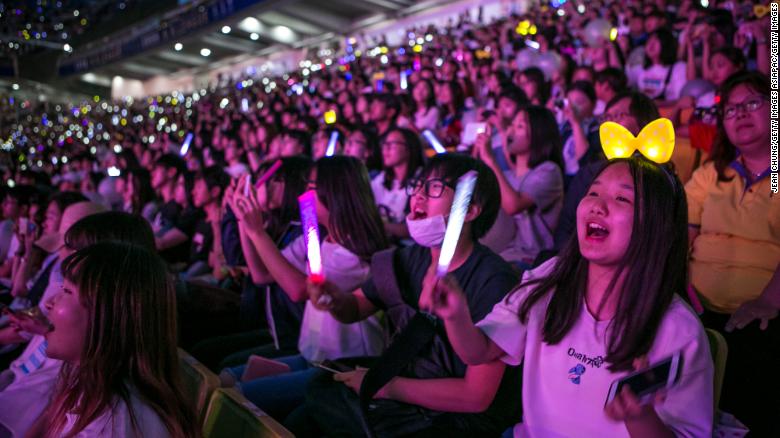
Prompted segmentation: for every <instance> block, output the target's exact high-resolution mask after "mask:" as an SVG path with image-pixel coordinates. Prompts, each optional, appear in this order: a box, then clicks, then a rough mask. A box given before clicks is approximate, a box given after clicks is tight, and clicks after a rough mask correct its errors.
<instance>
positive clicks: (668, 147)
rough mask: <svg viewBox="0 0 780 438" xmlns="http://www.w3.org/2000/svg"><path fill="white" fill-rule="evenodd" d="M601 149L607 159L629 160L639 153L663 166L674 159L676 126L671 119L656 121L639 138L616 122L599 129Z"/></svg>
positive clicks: (608, 123)
mask: <svg viewBox="0 0 780 438" xmlns="http://www.w3.org/2000/svg"><path fill="white" fill-rule="evenodd" d="M599 136H600V137H601V148H602V149H604V155H606V156H607V159H612V158H627V157H630V156H631V155H634V151H637V150H638V151H639V152H641V153H642V155H644V156H645V158H647V159H648V160H650V161H654V162H656V163H658V164H663V163H666V162H667V161H669V160H670V159H671V158H672V152H673V151H674V126H673V125H672V122H671V121H670V120H669V119H663V118H661V119H656V120H653V121H652V122H650V123H649V124H648V125H647V126H645V127H644V128H643V129H642V131H641V132H640V133H639V135H638V136H637V137H634V136H633V135H632V134H631V133H630V132H629V131H628V129H626V128H624V127H623V126H622V125H619V124H617V123H615V122H604V123H602V124H601V126H600V127H599Z"/></svg>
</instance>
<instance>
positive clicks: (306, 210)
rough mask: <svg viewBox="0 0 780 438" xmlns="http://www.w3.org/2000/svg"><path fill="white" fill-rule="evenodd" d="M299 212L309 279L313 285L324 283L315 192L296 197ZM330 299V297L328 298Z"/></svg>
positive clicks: (311, 191)
mask: <svg viewBox="0 0 780 438" xmlns="http://www.w3.org/2000/svg"><path fill="white" fill-rule="evenodd" d="M298 206H299V208H300V210H301V228H303V238H304V241H305V242H306V257H307V258H308V259H309V278H310V279H311V281H312V282H313V283H316V284H322V283H324V282H325V273H324V272H323V269H322V255H321V254H320V230H319V228H318V226H317V192H316V191H314V190H309V191H307V192H305V193H304V194H302V195H301V196H299V197H298ZM329 298H330V297H329Z"/></svg>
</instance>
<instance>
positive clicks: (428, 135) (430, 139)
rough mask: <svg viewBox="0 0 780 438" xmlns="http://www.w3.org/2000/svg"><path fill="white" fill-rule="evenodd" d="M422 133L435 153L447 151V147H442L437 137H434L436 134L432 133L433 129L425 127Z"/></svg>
mask: <svg viewBox="0 0 780 438" xmlns="http://www.w3.org/2000/svg"><path fill="white" fill-rule="evenodd" d="M422 134H423V137H425V139H426V140H428V143H430V144H431V147H432V148H433V149H434V150H435V151H436V153H437V154H443V153H445V152H447V149H444V146H442V144H441V142H440V141H439V139H438V138H436V135H435V134H434V133H433V131H431V130H430V129H426V130H425V131H423V133H422Z"/></svg>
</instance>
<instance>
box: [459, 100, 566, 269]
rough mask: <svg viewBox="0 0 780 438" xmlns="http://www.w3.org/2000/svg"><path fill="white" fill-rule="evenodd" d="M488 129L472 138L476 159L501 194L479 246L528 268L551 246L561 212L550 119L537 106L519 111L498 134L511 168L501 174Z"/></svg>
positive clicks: (557, 142)
mask: <svg viewBox="0 0 780 438" xmlns="http://www.w3.org/2000/svg"><path fill="white" fill-rule="evenodd" d="M491 131H492V129H489V130H488V131H487V132H485V133H482V134H480V135H479V136H478V137H477V141H476V145H475V147H474V150H475V154H476V155H477V156H478V157H479V158H480V159H482V161H484V162H485V163H486V164H487V165H488V167H490V168H491V169H492V170H493V172H494V173H495V174H496V177H497V178H498V186H499V188H500V189H501V211H500V212H499V218H498V220H497V221H496V225H495V226H494V228H493V229H491V231H490V232H489V233H488V236H487V237H486V240H484V243H485V244H486V245H487V246H488V247H491V249H493V250H494V251H496V252H498V253H500V255H501V256H502V257H503V258H504V259H505V260H507V261H510V262H513V263H515V264H517V265H520V267H522V268H525V269H527V268H529V267H531V266H532V265H533V263H534V260H535V259H536V256H537V255H538V254H539V252H540V251H542V250H545V249H550V248H552V246H553V230H554V229H555V227H556V225H557V223H558V216H559V215H560V212H561V207H562V206H563V171H562V168H563V157H562V154H561V137H560V133H559V131H558V125H557V123H556V122H555V116H554V115H553V114H552V112H551V111H550V110H548V109H547V108H544V107H540V106H529V107H526V108H523V109H521V110H520V111H519V112H518V113H517V115H516V116H515V118H514V119H513V120H512V124H511V125H510V126H509V128H508V130H507V131H505V132H503V133H502V135H503V142H502V144H503V145H504V148H503V151H504V154H505V157H506V162H507V163H510V167H512V168H511V169H510V170H508V171H503V170H502V169H501V167H500V165H499V164H498V161H497V159H496V156H495V152H494V149H493V148H492V146H491V144H490V139H491V138H492V132H491Z"/></svg>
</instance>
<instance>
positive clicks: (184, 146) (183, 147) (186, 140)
mask: <svg viewBox="0 0 780 438" xmlns="http://www.w3.org/2000/svg"><path fill="white" fill-rule="evenodd" d="M190 143H192V133H191V132H188V133H187V136H186V137H184V143H182V144H181V149H179V155H181V156H182V157H183V156H185V155H187V151H189V150H190Z"/></svg>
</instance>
